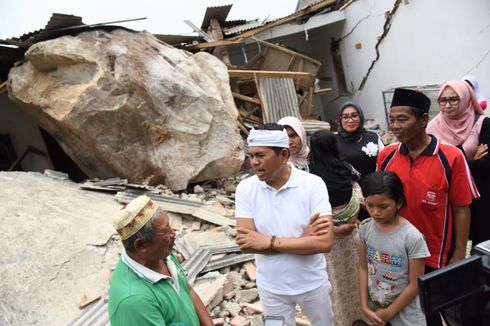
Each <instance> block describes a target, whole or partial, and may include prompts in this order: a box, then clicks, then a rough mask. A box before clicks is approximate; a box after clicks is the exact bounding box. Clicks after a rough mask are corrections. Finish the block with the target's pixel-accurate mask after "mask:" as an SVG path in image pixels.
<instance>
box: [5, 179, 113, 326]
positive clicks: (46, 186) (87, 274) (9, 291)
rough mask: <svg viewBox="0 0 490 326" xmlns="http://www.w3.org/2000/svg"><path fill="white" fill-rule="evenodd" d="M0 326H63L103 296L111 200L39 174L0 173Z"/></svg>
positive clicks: (108, 267) (108, 261)
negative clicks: (92, 297)
mask: <svg viewBox="0 0 490 326" xmlns="http://www.w3.org/2000/svg"><path fill="white" fill-rule="evenodd" d="M0 198H2V205H0V216H1V219H2V223H0V234H1V236H0V247H1V248H3V249H4V250H3V251H2V255H0V275H1V276H2V286H1V287H0V297H1V298H2V300H0V325H33V324H37V325H65V324H67V323H68V322H69V321H70V320H72V319H74V318H75V317H76V316H77V315H78V314H79V313H80V310H79V309H78V305H79V303H80V299H81V298H82V296H83V295H84V294H87V293H93V292H96V293H98V294H100V295H102V297H105V296H106V293H107V289H108V286H109V279H110V273H111V267H113V266H114V265H115V263H116V262H117V259H118V258H119V255H118V254H119V252H120V244H119V243H118V242H116V241H115V240H114V238H113V235H114V234H115V231H114V229H113V227H112V217H113V216H114V215H115V213H116V212H117V211H118V210H119V209H120V207H121V205H119V204H118V203H117V202H116V201H115V200H114V198H113V196H111V195H107V194H101V193H93V192H87V191H83V190H80V189H79V187H78V185H77V184H75V183H73V182H71V181H60V180H54V179H51V178H48V177H45V176H43V175H42V174H40V173H25V172H0Z"/></svg>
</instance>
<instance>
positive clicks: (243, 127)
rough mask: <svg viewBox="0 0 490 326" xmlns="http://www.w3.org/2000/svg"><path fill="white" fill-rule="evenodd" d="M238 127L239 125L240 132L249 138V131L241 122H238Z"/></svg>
mask: <svg viewBox="0 0 490 326" xmlns="http://www.w3.org/2000/svg"><path fill="white" fill-rule="evenodd" d="M237 125H238V128H240V130H241V131H242V132H243V133H244V134H245V135H247V136H248V133H249V131H248V130H247V128H245V126H244V125H243V124H242V123H241V122H240V121H237Z"/></svg>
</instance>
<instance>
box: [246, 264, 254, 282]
mask: <svg viewBox="0 0 490 326" xmlns="http://www.w3.org/2000/svg"><path fill="white" fill-rule="evenodd" d="M243 267H244V268H245V273H246V274H247V276H248V279H249V280H250V281H254V282H255V280H256V279H257V268H256V267H255V264H254V263H250V262H248V263H245V264H244V265H243Z"/></svg>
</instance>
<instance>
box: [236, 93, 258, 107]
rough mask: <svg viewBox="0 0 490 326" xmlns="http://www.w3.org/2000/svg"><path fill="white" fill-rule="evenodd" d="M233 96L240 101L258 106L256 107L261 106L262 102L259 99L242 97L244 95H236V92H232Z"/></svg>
mask: <svg viewBox="0 0 490 326" xmlns="http://www.w3.org/2000/svg"><path fill="white" fill-rule="evenodd" d="M231 94H232V95H233V97H235V98H238V99H240V100H243V101H246V102H250V103H252V104H256V105H261V103H260V100H259V99H257V98H255V97H250V96H247V95H242V94H240V93H236V92H231Z"/></svg>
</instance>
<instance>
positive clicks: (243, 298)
mask: <svg viewBox="0 0 490 326" xmlns="http://www.w3.org/2000/svg"><path fill="white" fill-rule="evenodd" d="M258 297H259V291H258V290H257V289H256V288H253V289H247V290H240V291H237V293H236V296H235V299H236V301H237V302H239V303H244V302H252V301H255V300H257V298H258Z"/></svg>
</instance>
